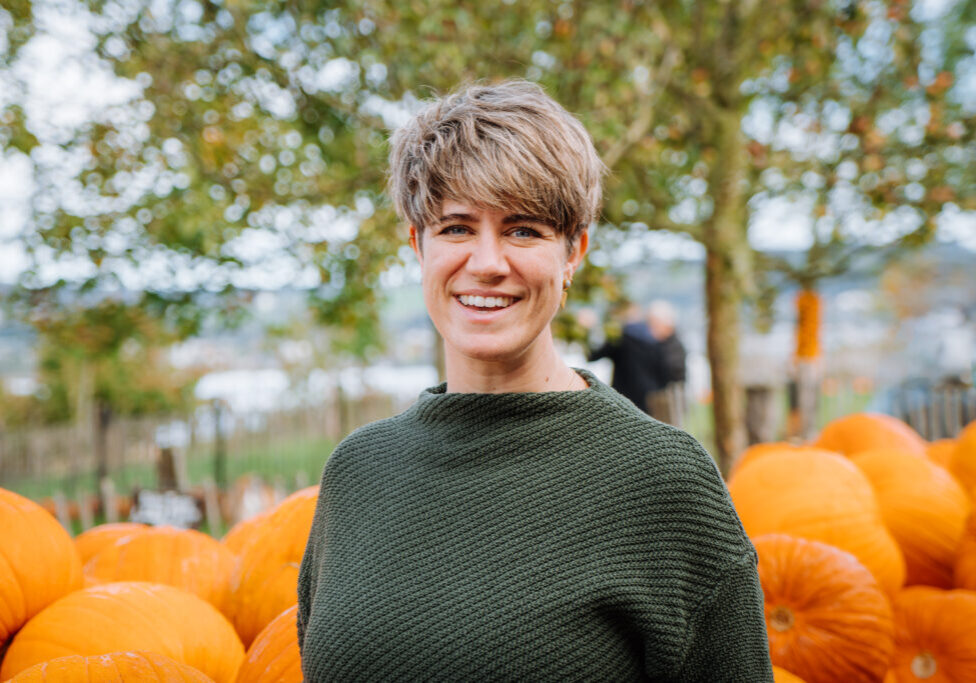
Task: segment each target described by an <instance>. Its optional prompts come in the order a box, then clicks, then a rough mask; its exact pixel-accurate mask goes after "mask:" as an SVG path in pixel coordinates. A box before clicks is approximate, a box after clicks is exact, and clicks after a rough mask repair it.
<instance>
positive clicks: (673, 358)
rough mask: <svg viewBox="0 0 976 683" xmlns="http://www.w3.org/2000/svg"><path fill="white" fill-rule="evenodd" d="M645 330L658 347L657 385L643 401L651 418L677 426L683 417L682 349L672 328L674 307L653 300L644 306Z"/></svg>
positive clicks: (658, 300)
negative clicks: (646, 329) (645, 307)
mask: <svg viewBox="0 0 976 683" xmlns="http://www.w3.org/2000/svg"><path fill="white" fill-rule="evenodd" d="M647 327H648V328H649V329H650V331H651V335H652V336H653V337H654V341H655V344H656V345H657V348H656V353H655V357H656V360H657V364H658V365H657V371H658V382H659V383H660V387H658V388H657V389H654V390H653V391H652V392H651V393H650V394H649V395H648V396H647V398H646V402H647V406H648V412H649V413H650V415H651V416H652V417H655V418H657V419H658V420H661V421H662V422H667V423H668V424H672V425H675V426H676V427H680V426H681V425H682V424H683V423H684V415H685V385H684V383H685V376H686V374H687V373H686V369H685V357H686V355H687V354H686V352H685V347H684V344H682V343H681V339H680V338H679V337H678V333H677V331H676V329H675V312H674V307H673V306H672V305H671V304H670V303H668V302H667V301H665V300H663V299H655V300H654V301H652V302H651V303H650V304H649V305H648V307H647Z"/></svg>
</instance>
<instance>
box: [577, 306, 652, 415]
mask: <svg viewBox="0 0 976 683" xmlns="http://www.w3.org/2000/svg"><path fill="white" fill-rule="evenodd" d="M586 320H587V319H586V318H583V322H584V323H585V322H586ZM662 354H663V349H662V347H661V345H660V343H659V342H658V340H657V339H656V338H655V337H654V334H653V333H652V332H651V329H650V327H649V326H648V324H647V319H646V318H645V316H644V314H643V312H642V311H641V309H640V307H639V306H638V305H637V304H631V305H630V306H629V307H628V308H627V312H626V314H625V316H624V325H623V329H621V331H620V336H619V337H616V338H613V339H608V340H606V341H605V342H604V343H603V344H601V345H600V346H599V347H597V348H595V349H593V350H591V351H590V353H589V354H588V355H587V360H588V361H591V362H592V361H595V360H600V359H601V358H608V359H610V361H611V362H613V377H612V379H611V381H610V386H612V387H613V388H614V389H616V390H617V391H618V392H620V393H621V394H623V395H624V396H626V397H627V398H628V399H630V401H631V402H632V403H633V404H634V405H635V406H637V407H638V408H640V409H641V410H643V411H644V412H645V413H648V414H650V410H649V408H648V402H647V397H648V395H649V394H651V393H652V392H655V391H659V390H660V389H663V388H664V386H665V384H667V376H666V374H665V365H664V357H663V355H662Z"/></svg>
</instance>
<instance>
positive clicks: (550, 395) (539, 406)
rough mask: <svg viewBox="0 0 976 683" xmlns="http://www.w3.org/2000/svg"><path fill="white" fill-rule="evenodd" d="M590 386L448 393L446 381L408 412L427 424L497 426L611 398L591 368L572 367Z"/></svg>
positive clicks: (555, 413)
mask: <svg viewBox="0 0 976 683" xmlns="http://www.w3.org/2000/svg"><path fill="white" fill-rule="evenodd" d="M573 369H574V370H576V372H578V373H579V375H580V376H581V377H582V378H583V379H584V380H586V383H587V384H588V385H589V388H588V389H580V390H570V391H541V392H511V393H499V394H488V393H450V394H449V393H447V383H446V382H445V383H442V384H439V385H437V386H434V387H430V388H429V389H425V390H424V391H423V392H422V393H421V394H420V396H419V397H418V399H417V402H416V403H414V405H413V406H412V407H411V408H410V410H408V411H407V412H408V414H409V413H412V414H413V416H414V417H415V418H416V419H417V420H419V421H420V422H423V423H425V424H428V425H431V426H433V425H437V424H445V425H450V426H451V427H453V428H462V429H465V428H477V427H479V426H496V425H497V421H498V420H507V421H509V422H511V421H513V420H514V421H517V422H524V421H528V420H533V419H537V418H540V417H550V416H555V415H559V414H564V413H567V412H569V411H575V410H579V409H580V407H581V406H585V405H587V404H589V403H591V402H593V401H597V402H602V401H605V400H606V399H607V398H608V397H609V398H612V390H611V389H610V388H609V387H608V386H607V385H605V384H604V383H603V382H601V381H600V380H598V379H597V378H596V377H595V376H594V375H593V373H591V372H589V371H588V370H584V369H579V368H573Z"/></svg>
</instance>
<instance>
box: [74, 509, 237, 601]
mask: <svg viewBox="0 0 976 683" xmlns="http://www.w3.org/2000/svg"><path fill="white" fill-rule="evenodd" d="M235 563H236V559H235V557H234V554H233V553H232V552H231V551H230V550H228V549H227V548H226V547H225V546H223V545H221V544H220V541H218V540H216V539H214V538H212V537H210V536H207V535H206V534H204V533H201V532H199V531H194V530H193V529H176V528H174V527H154V528H150V529H145V530H143V531H142V532H141V533H137V534H134V535H131V536H123V537H122V538H120V539H118V540H116V541H115V542H114V543H112V544H110V545H108V546H106V547H104V548H102V550H101V551H100V552H99V553H98V554H97V555H95V556H94V557H93V558H92V559H91V560H89V561H88V563H87V564H86V565H85V567H84V572H85V577H86V578H87V579H89V580H90V581H91V582H93V583H109V582H112V581H150V582H153V583H163V584H166V585H167V586H175V587H177V588H182V589H183V590H186V591H189V592H190V593H193V594H195V595H199V596H200V597H201V598H203V599H204V600H206V601H207V602H209V603H210V604H211V605H213V606H215V607H216V608H217V609H220V610H223V608H224V605H225V602H226V594H227V582H228V580H229V579H230V575H231V573H232V572H233V571H234V565H235Z"/></svg>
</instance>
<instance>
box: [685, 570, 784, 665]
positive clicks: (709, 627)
mask: <svg viewBox="0 0 976 683" xmlns="http://www.w3.org/2000/svg"><path fill="white" fill-rule="evenodd" d="M685 643H686V644H687V649H686V651H685V658H684V663H683V665H682V668H681V673H680V675H679V676H678V677H677V679H676V680H678V681H682V682H683V683H692V682H695V681H701V682H702V683H705V682H706V681H707V682H708V683H719V682H723V683H724V682H728V683H740V682H742V683H746V682H748V683H772V682H773V668H772V663H771V662H770V658H769V642H768V640H767V637H766V621H765V616H764V608H763V594H762V587H761V586H760V584H759V574H758V572H757V570H756V558H755V555H754V553H749V554H747V555H746V556H744V557H743V558H742V559H741V560H740V561H739V562H737V563H736V564H734V565H733V566H732V567H730V569H729V571H728V572H727V574H726V575H725V577H724V579H723V580H722V581H720V582H719V583H718V584H717V585H716V586H715V589H714V590H713V591H712V593H711V594H710V595H708V596H707V597H706V599H704V600H703V601H702V602H701V603H700V604H699V605H698V607H697V609H696V610H695V612H694V614H693V615H692V617H691V619H690V621H689V623H688V633H687V637H686V639H685Z"/></svg>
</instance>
